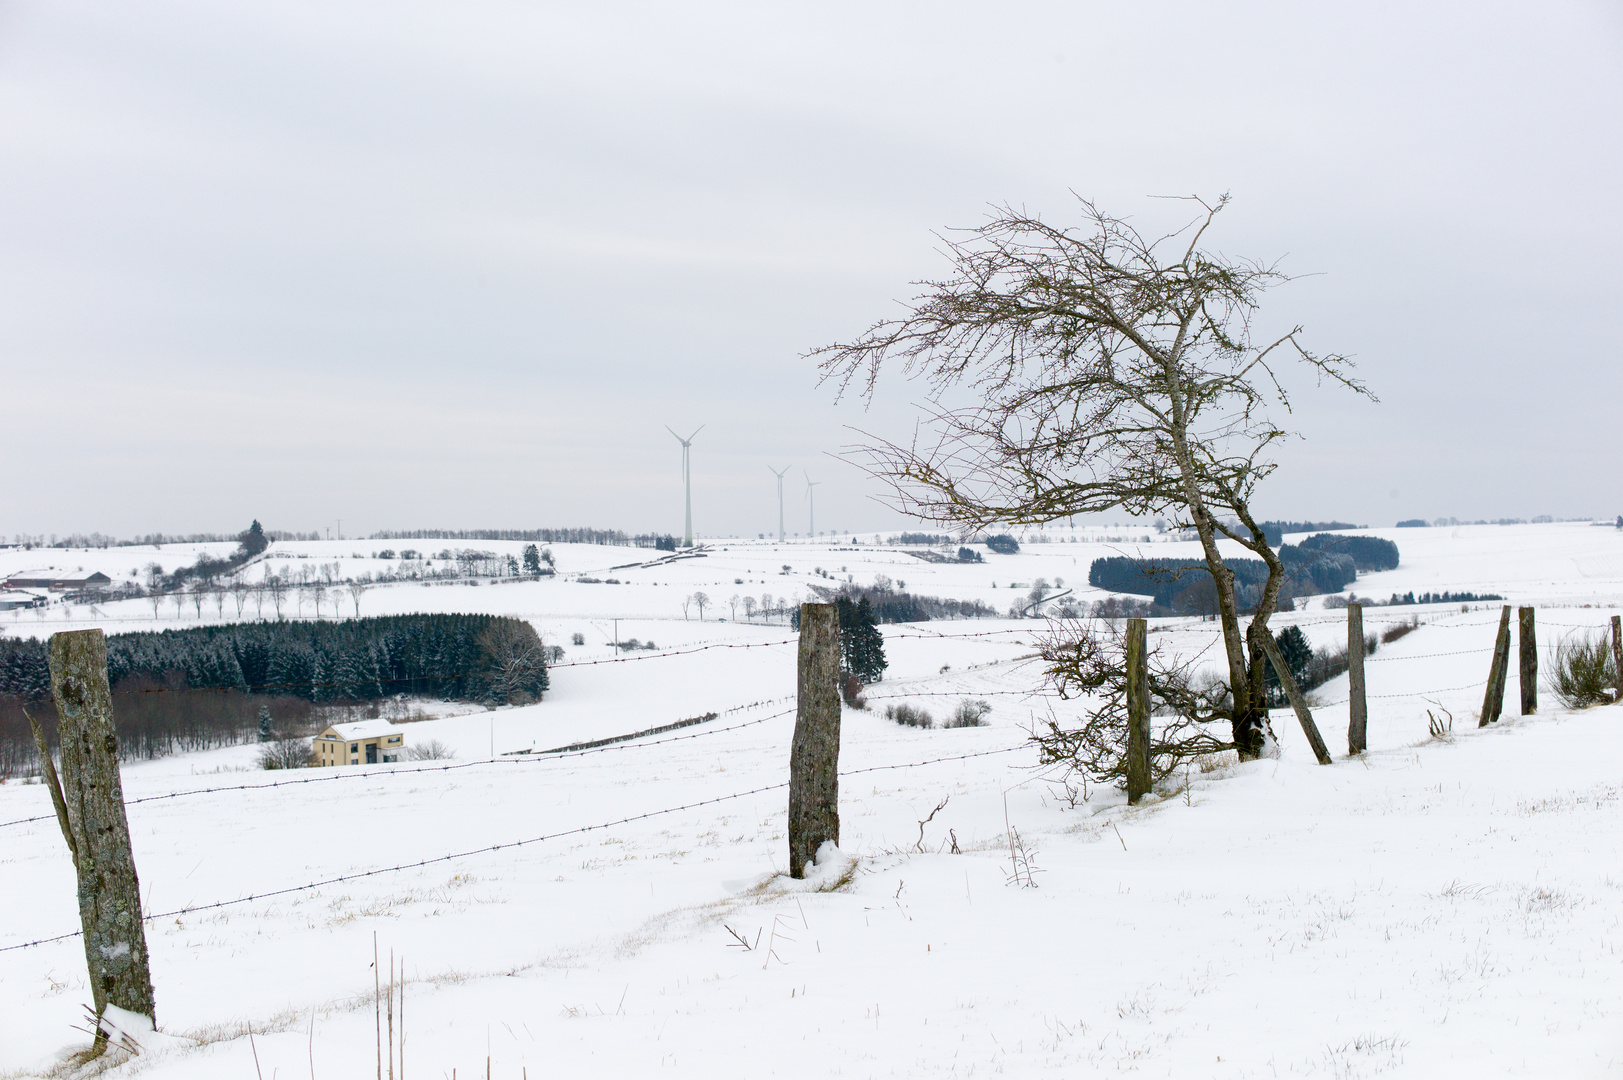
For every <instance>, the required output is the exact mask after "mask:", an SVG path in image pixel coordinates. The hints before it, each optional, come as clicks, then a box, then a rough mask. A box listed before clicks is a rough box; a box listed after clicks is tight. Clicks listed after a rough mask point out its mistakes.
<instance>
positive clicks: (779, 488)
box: [766, 465, 793, 544]
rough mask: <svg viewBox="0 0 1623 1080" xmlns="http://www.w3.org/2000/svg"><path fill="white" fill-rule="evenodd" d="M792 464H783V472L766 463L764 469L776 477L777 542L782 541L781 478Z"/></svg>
mask: <svg viewBox="0 0 1623 1080" xmlns="http://www.w3.org/2000/svg"><path fill="white" fill-rule="evenodd" d="M791 468H793V466H792V465H785V466H784V467H783V472H779V471H778V470H776V469H774V468H773V467H772V466H770V465H768V466H767V467H766V471H767V472H769V473H771V474H772V475H773V476H776V477H777V478H778V543H780V544H781V543H783V478H784V477H785V476H786V475H788V472H789V470H790V469H791Z"/></svg>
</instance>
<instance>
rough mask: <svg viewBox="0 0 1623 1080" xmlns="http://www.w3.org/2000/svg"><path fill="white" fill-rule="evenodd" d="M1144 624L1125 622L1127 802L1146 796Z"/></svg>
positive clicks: (1146, 660)
mask: <svg viewBox="0 0 1623 1080" xmlns="http://www.w3.org/2000/svg"><path fill="white" fill-rule="evenodd" d="M1147 627H1148V623H1147V622H1146V621H1145V620H1143V619H1128V620H1127V801H1128V802H1129V803H1136V802H1138V800H1139V799H1141V798H1143V797H1144V796H1145V795H1148V794H1149V792H1150V787H1151V777H1152V775H1153V773H1152V772H1151V770H1150V735H1151V728H1150V665H1149V656H1148V655H1147V654H1148V651H1149V649H1148V645H1147V642H1146V635H1147Z"/></svg>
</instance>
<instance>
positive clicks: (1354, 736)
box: [1347, 604, 1369, 754]
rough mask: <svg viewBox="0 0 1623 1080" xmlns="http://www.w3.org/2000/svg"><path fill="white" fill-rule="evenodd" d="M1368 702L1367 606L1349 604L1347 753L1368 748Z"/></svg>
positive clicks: (1358, 752) (1355, 752)
mask: <svg viewBox="0 0 1623 1080" xmlns="http://www.w3.org/2000/svg"><path fill="white" fill-rule="evenodd" d="M1368 731H1369V701H1368V699H1367V698H1366V697H1365V695H1364V605H1363V604H1348V605H1347V753H1349V754H1362V753H1363V752H1364V751H1365V750H1368V749H1369V736H1368Z"/></svg>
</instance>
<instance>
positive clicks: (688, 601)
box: [682, 593, 693, 619]
mask: <svg viewBox="0 0 1623 1080" xmlns="http://www.w3.org/2000/svg"><path fill="white" fill-rule="evenodd" d="M692 604H693V594H692V593H689V594H688V595H687V596H684V597H682V618H684V619H685V618H687V617H688V608H689V607H690V606H691V605H692Z"/></svg>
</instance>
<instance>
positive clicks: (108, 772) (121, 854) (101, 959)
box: [50, 630, 157, 1052]
mask: <svg viewBox="0 0 1623 1080" xmlns="http://www.w3.org/2000/svg"><path fill="white" fill-rule="evenodd" d="M50 667H51V696H52V697H53V698H54V699H55V701H56V713H57V717H58V721H57V732H58V737H59V740H60V742H61V747H62V785H63V792H62V795H63V803H64V804H65V809H66V817H67V831H68V833H69V835H70V836H71V837H72V843H71V844H70V850H71V851H72V852H73V855H74V867H75V869H77V871H78V875H79V925H80V927H81V928H82V930H83V936H84V943H85V960H86V962H87V963H88V964H89V967H90V993H91V997H92V999H93V1000H94V1002H95V1007H96V1016H97V1017H98V1018H99V1017H100V1016H101V1015H102V1013H103V1011H104V1010H105V1009H106V1008H107V1006H108V1005H116V1006H118V1007H119V1008H121V1009H127V1010H129V1011H130V1012H133V1013H139V1014H140V1015H142V1016H145V1017H148V1018H149V1019H151V1020H153V1021H154V1022H156V1020H157V1015H156V1010H155V1009H154V1006H153V994H152V972H151V969H150V968H149V966H148V963H147V943H146V933H145V930H144V928H143V926H142V922H141V887H140V883H139V882H138V881H137V880H136V877H135V856H134V855H133V854H132V853H131V851H130V828H129V822H128V820H127V819H126V818H125V816H124V788H123V784H122V782H121V781H120V779H119V772H118V735H117V732H116V730H115V728H114V726H113V696H112V692H111V691H110V689H109V688H108V685H107V641H106V639H105V638H104V637H103V636H102V632H101V631H100V630H74V631H68V632H64V633H60V634H53V635H51V644H50ZM105 1045H106V1036H105V1035H103V1034H102V1033H101V1032H100V1030H99V1029H98V1031H97V1035H96V1047H95V1048H96V1051H97V1052H100V1051H101V1050H102V1049H103V1048H104V1047H105Z"/></svg>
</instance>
